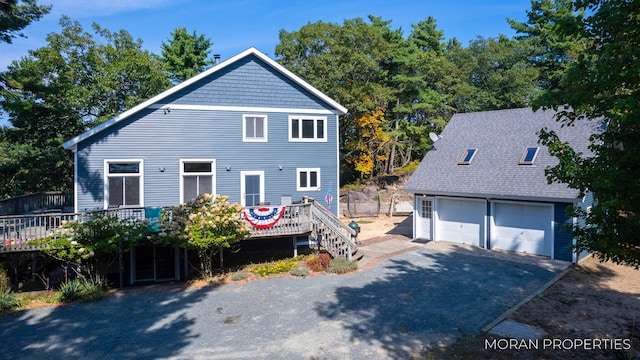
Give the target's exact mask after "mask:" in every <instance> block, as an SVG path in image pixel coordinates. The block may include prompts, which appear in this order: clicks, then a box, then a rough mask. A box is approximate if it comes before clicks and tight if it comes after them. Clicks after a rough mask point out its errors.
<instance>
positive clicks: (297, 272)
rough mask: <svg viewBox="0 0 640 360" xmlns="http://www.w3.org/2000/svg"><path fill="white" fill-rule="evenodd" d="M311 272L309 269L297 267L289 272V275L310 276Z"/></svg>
mask: <svg viewBox="0 0 640 360" xmlns="http://www.w3.org/2000/svg"><path fill="white" fill-rule="evenodd" d="M310 273H311V272H310V271H309V269H307V268H306V267H304V266H296V267H294V268H293V269H291V270H289V274H291V275H293V276H302V277H305V276H309V274H310Z"/></svg>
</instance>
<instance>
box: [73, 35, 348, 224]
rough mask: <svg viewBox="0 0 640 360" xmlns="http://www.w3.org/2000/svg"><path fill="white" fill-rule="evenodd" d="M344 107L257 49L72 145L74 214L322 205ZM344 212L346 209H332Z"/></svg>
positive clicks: (331, 179) (334, 178)
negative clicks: (189, 204) (307, 200)
mask: <svg viewBox="0 0 640 360" xmlns="http://www.w3.org/2000/svg"><path fill="white" fill-rule="evenodd" d="M346 111H347V109H345V108H344V107H343V106H341V105H340V104H338V103H336V102H335V101H333V100H332V99H330V98H329V97H327V96H326V95H324V94H323V93H321V92H320V91H318V90H317V89H315V88H314V87H313V86H311V85H309V84H308V83H307V82H305V81H304V80H302V79H301V78H299V77H298V76H296V75H294V74H293V73H291V72H290V71H288V70H287V69H285V68H284V67H283V66H281V65H280V64H278V63H277V62H275V61H274V60H272V59H271V58H269V57H268V56H266V55H265V54H263V53H261V52H260V51H258V50H256V49H255V48H250V49H248V50H246V51H244V52H242V53H240V54H238V55H236V56H234V57H232V58H230V59H228V60H226V61H223V62H221V63H219V64H217V65H215V66H213V67H212V68H210V69H209V70H207V71H205V72H203V73H201V74H200V75H197V76H195V77H193V78H191V79H189V80H187V81H185V82H183V83H181V84H179V85H177V86H175V87H173V88H171V89H169V90H166V91H164V92H163V93H161V94H159V95H157V96H155V97H153V98H151V99H149V100H147V101H145V102H143V103H141V104H139V105H137V106H135V107H133V108H131V109H129V110H127V111H125V112H123V113H122V114H120V115H118V116H116V117H114V118H113V119H110V120H108V121H106V122H105V123H103V124H101V125H99V126H97V127H95V128H93V129H90V130H89V131H87V132H85V133H83V134H81V135H79V136H77V137H75V138H73V139H71V140H69V141H67V142H66V143H64V145H63V146H64V147H65V148H66V149H68V150H72V151H73V153H74V157H75V184H74V186H75V189H74V192H75V211H76V212H78V211H84V210H90V209H107V208H114V207H143V206H146V207H149V206H157V207H160V206H168V205H176V204H180V203H184V202H186V201H188V200H191V199H194V198H195V197H196V196H197V195H198V194H202V193H214V194H223V195H228V196H229V200H230V201H231V202H239V203H241V204H242V205H245V206H251V205H256V204H259V203H265V202H268V203H271V204H279V203H280V202H281V200H282V199H283V196H285V197H290V198H291V199H293V200H294V201H295V200H296V199H300V198H302V197H303V196H310V197H315V198H324V197H325V194H326V192H327V191H328V190H330V189H333V191H335V190H336V189H338V188H339V183H338V173H339V171H338V117H339V115H342V114H345V113H346ZM331 208H332V211H333V212H334V213H335V214H338V210H339V209H338V203H337V202H336V203H335V204H334V205H333V206H332V207H331Z"/></svg>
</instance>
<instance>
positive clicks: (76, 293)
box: [60, 279, 83, 302]
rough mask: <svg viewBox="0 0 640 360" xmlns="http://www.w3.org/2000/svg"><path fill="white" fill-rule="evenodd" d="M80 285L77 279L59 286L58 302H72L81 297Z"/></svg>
mask: <svg viewBox="0 0 640 360" xmlns="http://www.w3.org/2000/svg"><path fill="white" fill-rule="evenodd" d="M82 288H83V286H82V283H81V282H80V280H78V279H73V280H69V281H67V282H64V283H62V285H60V301H62V302H72V301H76V300H78V299H80V298H81V297H82Z"/></svg>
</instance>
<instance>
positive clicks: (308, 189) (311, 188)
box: [296, 168, 322, 191]
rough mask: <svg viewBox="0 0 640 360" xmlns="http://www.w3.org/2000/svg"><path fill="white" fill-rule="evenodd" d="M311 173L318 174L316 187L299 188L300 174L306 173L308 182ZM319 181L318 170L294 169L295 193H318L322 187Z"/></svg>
mask: <svg viewBox="0 0 640 360" xmlns="http://www.w3.org/2000/svg"><path fill="white" fill-rule="evenodd" d="M313 171H315V172H317V173H318V186H314V187H311V186H307V187H304V188H303V187H301V186H300V173H302V172H306V173H307V181H309V180H310V176H309V173H311V172H313ZM320 179H321V177H320V168H297V169H296V190H297V191H318V190H320V188H321V187H322V186H321V184H322V182H321V180H320Z"/></svg>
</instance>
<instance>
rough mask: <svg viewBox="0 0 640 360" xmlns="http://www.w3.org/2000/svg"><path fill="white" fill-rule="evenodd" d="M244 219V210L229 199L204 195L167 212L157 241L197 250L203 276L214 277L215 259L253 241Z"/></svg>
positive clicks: (164, 212)
mask: <svg viewBox="0 0 640 360" xmlns="http://www.w3.org/2000/svg"><path fill="white" fill-rule="evenodd" d="M241 215H242V206H241V205H240V204H231V203H229V201H228V197H226V196H220V195H216V196H214V195H211V194H203V195H200V196H198V197H197V198H196V199H195V200H193V201H190V202H188V203H185V204H182V205H179V206H175V207H172V208H170V209H168V210H166V211H163V213H162V218H161V220H160V227H161V229H162V231H161V232H160V234H159V236H158V238H157V241H158V242H159V243H161V244H171V245H174V246H179V247H183V248H184V247H186V248H190V249H195V250H196V251H197V252H198V257H199V259H200V271H201V273H202V275H203V276H204V277H211V276H213V262H212V261H213V260H212V258H213V255H214V254H215V253H216V252H218V251H221V250H222V249H223V248H230V247H231V246H232V245H233V244H235V243H237V242H238V241H241V240H244V239H246V238H248V237H249V231H250V229H249V225H248V223H247V222H246V221H244V220H243V219H242V216H241ZM220 266H222V264H221V265H220Z"/></svg>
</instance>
